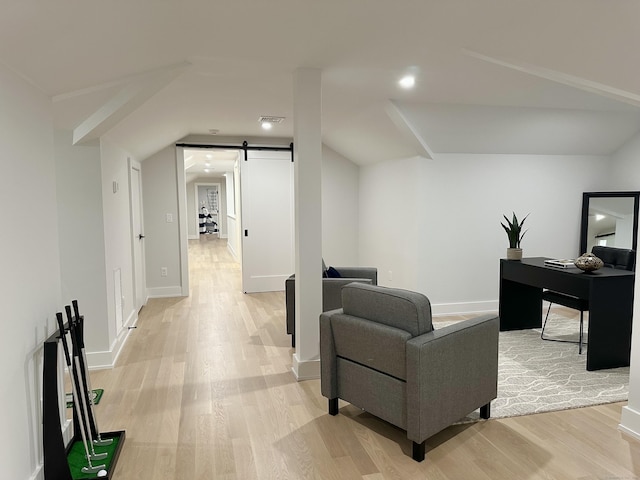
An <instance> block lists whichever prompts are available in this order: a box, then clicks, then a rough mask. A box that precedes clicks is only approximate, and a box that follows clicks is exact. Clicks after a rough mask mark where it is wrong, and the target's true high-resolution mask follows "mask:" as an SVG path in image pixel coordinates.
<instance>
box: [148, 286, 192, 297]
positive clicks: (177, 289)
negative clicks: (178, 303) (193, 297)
mask: <svg viewBox="0 0 640 480" xmlns="http://www.w3.org/2000/svg"><path fill="white" fill-rule="evenodd" d="M182 291H183V289H182V287H181V286H180V285H174V286H172V287H152V288H147V298H165V297H188V295H183V294H182Z"/></svg>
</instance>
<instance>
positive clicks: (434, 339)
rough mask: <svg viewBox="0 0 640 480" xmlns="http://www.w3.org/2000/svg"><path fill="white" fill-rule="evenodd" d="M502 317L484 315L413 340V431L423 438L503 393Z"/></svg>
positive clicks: (409, 352) (409, 408) (412, 436)
mask: <svg viewBox="0 0 640 480" xmlns="http://www.w3.org/2000/svg"><path fill="white" fill-rule="evenodd" d="M499 329H500V322H499V318H498V317H497V316H496V315H493V314H489V315H482V316H479V317H476V318H474V319H471V320H466V321H462V322H458V323H455V324H453V325H449V326H447V327H443V328H439V329H437V330H434V331H432V332H429V333H425V334H424V335H420V336H418V337H414V338H412V339H411V340H409V341H408V342H407V417H408V418H407V426H408V429H407V436H408V438H409V439H410V440H413V441H414V442H417V443H420V442H422V441H424V440H426V439H427V438H429V437H430V436H432V435H434V434H435V433H437V432H439V431H440V430H442V429H444V428H446V427H447V426H449V425H451V424H452V423H454V422H456V421H458V420H460V419H461V418H463V417H464V416H465V415H467V414H469V413H471V412H472V411H474V410H475V409H477V408H480V407H482V406H484V405H486V404H488V403H490V402H491V400H493V399H495V398H496V397H497V393H498V333H499Z"/></svg>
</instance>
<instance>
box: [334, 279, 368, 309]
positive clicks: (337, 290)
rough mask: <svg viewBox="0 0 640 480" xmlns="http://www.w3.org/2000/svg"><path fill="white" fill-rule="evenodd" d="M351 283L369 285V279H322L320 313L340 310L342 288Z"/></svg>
mask: <svg viewBox="0 0 640 480" xmlns="http://www.w3.org/2000/svg"><path fill="white" fill-rule="evenodd" d="M352 282H356V283H366V284H369V285H371V279H370V278H323V279H322V311H323V312H328V311H329V310H335V309H336V308H342V287H344V286H345V285H349V284H350V283H352Z"/></svg>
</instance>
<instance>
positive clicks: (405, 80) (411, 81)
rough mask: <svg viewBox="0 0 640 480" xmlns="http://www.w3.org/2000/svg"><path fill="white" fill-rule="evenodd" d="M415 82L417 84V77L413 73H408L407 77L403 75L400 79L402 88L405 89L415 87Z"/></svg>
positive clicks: (399, 82) (399, 83)
mask: <svg viewBox="0 0 640 480" xmlns="http://www.w3.org/2000/svg"><path fill="white" fill-rule="evenodd" d="M415 84H416V77H414V76H413V75H407V76H405V77H402V78H401V79H400V80H399V81H398V85H400V86H401V87H402V88H405V89H409V88H413V87H414V86H415Z"/></svg>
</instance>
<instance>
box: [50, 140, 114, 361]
mask: <svg viewBox="0 0 640 480" xmlns="http://www.w3.org/2000/svg"><path fill="white" fill-rule="evenodd" d="M55 156H56V183H57V190H58V212H59V214H58V226H59V238H60V268H61V281H62V301H63V302H64V304H65V305H70V304H71V301H72V300H78V306H79V308H80V313H81V314H82V315H84V318H85V344H86V348H87V351H88V352H99V351H104V350H108V349H109V330H108V315H107V310H108V307H107V277H106V271H105V268H106V264H105V251H104V246H105V236H104V215H103V205H102V167H101V161H100V147H99V146H98V145H93V146H78V145H76V146H73V145H72V132H70V131H57V132H56V135H55Z"/></svg>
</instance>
